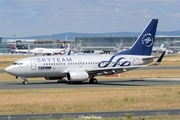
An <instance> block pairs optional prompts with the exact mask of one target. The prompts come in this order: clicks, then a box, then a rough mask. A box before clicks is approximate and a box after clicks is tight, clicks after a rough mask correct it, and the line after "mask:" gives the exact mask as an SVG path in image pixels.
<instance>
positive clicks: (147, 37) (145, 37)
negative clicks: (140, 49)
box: [142, 33, 153, 47]
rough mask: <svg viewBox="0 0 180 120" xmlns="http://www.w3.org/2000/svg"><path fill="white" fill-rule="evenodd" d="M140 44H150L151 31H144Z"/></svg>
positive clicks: (151, 39) (148, 45)
mask: <svg viewBox="0 0 180 120" xmlns="http://www.w3.org/2000/svg"><path fill="white" fill-rule="evenodd" d="M142 44H144V45H145V46H146V47H151V46H152V44H153V38H152V36H151V33H146V34H144V35H143V36H142Z"/></svg>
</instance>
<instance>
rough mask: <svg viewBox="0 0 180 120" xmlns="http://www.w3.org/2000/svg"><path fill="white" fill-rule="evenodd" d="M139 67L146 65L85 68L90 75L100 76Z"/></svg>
mask: <svg viewBox="0 0 180 120" xmlns="http://www.w3.org/2000/svg"><path fill="white" fill-rule="evenodd" d="M140 67H147V65H139V66H121V67H108V68H96V69H87V70H86V71H87V73H88V74H89V75H91V76H100V75H110V74H115V73H122V72H126V71H129V70H133V69H136V68H140Z"/></svg>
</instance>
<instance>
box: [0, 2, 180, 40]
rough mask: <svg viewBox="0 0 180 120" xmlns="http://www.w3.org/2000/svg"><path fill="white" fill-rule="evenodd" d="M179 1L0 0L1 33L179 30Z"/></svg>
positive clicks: (7, 35)
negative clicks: (153, 25) (155, 22)
mask: <svg viewBox="0 0 180 120" xmlns="http://www.w3.org/2000/svg"><path fill="white" fill-rule="evenodd" d="M179 5H180V0H0V36H1V37H13V36H16V37H28V36H36V35H53V34H59V33H66V32H76V33H108V32H124V31H128V32H141V31H142V30H143V29H144V27H145V26H146V25H147V24H148V22H149V21H150V20H151V19H159V23H158V28H157V30H158V31H175V30H180V24H179V22H180V7H179Z"/></svg>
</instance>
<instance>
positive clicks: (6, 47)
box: [0, 36, 180, 53]
mask: <svg viewBox="0 0 180 120" xmlns="http://www.w3.org/2000/svg"><path fill="white" fill-rule="evenodd" d="M136 39H137V37H123V36H121V37H75V40H36V39H7V40H6V43H5V44H0V52H3V53H8V52H11V48H10V45H15V47H16V48H17V49H33V48H36V47H43V48H58V47H59V46H60V45H61V44H62V43H64V42H65V43H70V44H71V49H72V50H74V51H75V52H77V51H83V52H95V51H103V52H107V53H110V52H117V51H120V50H122V49H128V48H130V47H131V46H132V45H133V43H134V42H135V40H136ZM0 40H1V39H0ZM161 44H164V47H165V48H168V49H171V50H173V51H174V52H177V51H180V36H156V37H155V43H154V46H160V45H161ZM65 47H67V45H66V46H65Z"/></svg>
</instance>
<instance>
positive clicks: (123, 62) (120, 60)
mask: <svg viewBox="0 0 180 120" xmlns="http://www.w3.org/2000/svg"><path fill="white" fill-rule="evenodd" d="M113 61H115V62H113ZM117 65H118V66H130V65H131V63H130V62H129V61H127V59H125V58H124V57H119V58H118V57H117V55H113V56H112V57H111V58H110V59H109V60H108V61H101V62H99V63H98V67H99V68H106V67H108V66H111V67H116V66H117Z"/></svg>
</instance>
